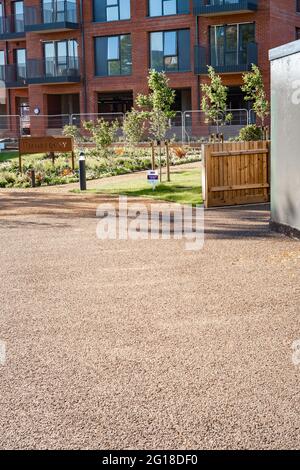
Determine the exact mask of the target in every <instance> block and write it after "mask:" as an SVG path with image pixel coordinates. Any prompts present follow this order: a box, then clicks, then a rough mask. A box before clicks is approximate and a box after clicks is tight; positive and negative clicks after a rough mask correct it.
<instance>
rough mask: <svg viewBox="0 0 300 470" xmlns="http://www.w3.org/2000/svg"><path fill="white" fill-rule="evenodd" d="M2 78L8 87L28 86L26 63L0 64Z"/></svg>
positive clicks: (0, 76) (0, 77) (0, 78)
mask: <svg viewBox="0 0 300 470" xmlns="http://www.w3.org/2000/svg"><path fill="white" fill-rule="evenodd" d="M0 80H2V81H3V82H4V83H5V87H6V88H22V87H23V88H24V87H26V64H22V65H17V64H9V65H0Z"/></svg>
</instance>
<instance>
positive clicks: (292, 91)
mask: <svg viewBox="0 0 300 470" xmlns="http://www.w3.org/2000/svg"><path fill="white" fill-rule="evenodd" d="M270 60H271V97H272V146H271V149H272V160H271V184H272V188H271V209H272V216H271V217H272V222H273V223H275V226H276V225H278V228H280V225H281V226H282V228H284V226H287V228H288V227H290V228H291V229H295V231H300V41H295V42H293V43H289V44H287V45H285V46H282V47H279V48H276V49H272V50H271V51H270ZM299 233H300V232H299Z"/></svg>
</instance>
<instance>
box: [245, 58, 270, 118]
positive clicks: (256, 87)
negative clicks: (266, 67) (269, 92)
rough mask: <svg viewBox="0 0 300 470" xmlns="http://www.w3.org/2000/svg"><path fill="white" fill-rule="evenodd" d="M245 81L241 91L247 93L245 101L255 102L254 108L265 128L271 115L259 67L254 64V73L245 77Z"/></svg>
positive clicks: (246, 74) (249, 73)
mask: <svg viewBox="0 0 300 470" xmlns="http://www.w3.org/2000/svg"><path fill="white" fill-rule="evenodd" d="M243 81H244V85H243V86H242V87H241V89H242V91H243V92H244V93H245V100H246V101H252V102H253V104H252V108H253V109H254V111H255V112H256V114H257V116H258V117H259V118H260V120H261V123H262V125H263V126H264V125H265V119H266V117H267V116H268V115H269V114H270V112H269V109H270V106H269V102H268V100H267V98H266V92H265V87H264V82H263V77H262V73H261V71H260V70H259V68H258V67H257V65H254V64H252V71H251V72H248V73H245V74H244V75H243Z"/></svg>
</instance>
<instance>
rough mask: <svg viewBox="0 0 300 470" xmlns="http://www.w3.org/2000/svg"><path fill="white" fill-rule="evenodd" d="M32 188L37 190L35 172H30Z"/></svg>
mask: <svg viewBox="0 0 300 470" xmlns="http://www.w3.org/2000/svg"><path fill="white" fill-rule="evenodd" d="M30 179H31V187H32V188H35V170H31V171H30Z"/></svg>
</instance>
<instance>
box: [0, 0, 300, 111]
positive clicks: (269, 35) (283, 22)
mask: <svg viewBox="0 0 300 470" xmlns="http://www.w3.org/2000/svg"><path fill="white" fill-rule="evenodd" d="M1 1H2V4H3V5H4V9H5V16H8V15H10V14H11V4H12V3H13V2H12V1H11V0H1ZM77 4H78V5H77V6H78V15H79V17H80V1H79V0H78V1H77ZM24 5H25V6H32V5H36V6H37V7H38V8H41V1H40V0H25V1H24ZM147 12H148V0H131V19H130V20H123V21H114V22H109V23H95V22H93V1H92V0H83V22H82V25H81V29H78V30H72V31H65V32H63V31H59V32H58V31H51V32H47V33H34V32H27V33H26V36H25V37H24V38H21V39H19V40H9V41H0V50H3V51H5V52H6V63H9V64H11V63H13V61H14V53H13V51H14V49H17V48H25V47H26V50H27V58H28V59H36V58H42V57H43V41H45V40H56V39H60V38H69V39H77V41H78V45H79V57H80V68H81V82H80V83H74V84H71V83H68V84H53V83H52V84H47V85H45V84H35V85H28V86H24V87H18V88H11V89H9V90H8V91H7V94H8V104H7V114H19V110H18V104H17V103H18V102H19V100H18V98H28V104H29V107H30V113H31V114H33V110H34V109H35V108H36V107H38V108H40V111H41V114H45V115H46V114H49V109H48V107H49V106H48V104H49V97H48V95H53V94H55V95H57V94H65V93H66V94H78V95H79V96H80V99H79V101H80V112H81V113H97V112H98V110H99V108H98V98H97V94H98V93H99V92H101V93H112V92H125V91H130V92H132V93H133V97H135V96H136V95H137V94H138V93H141V92H145V91H146V90H147V82H146V77H147V71H148V69H149V33H150V32H153V31H165V30H175V29H182V28H188V29H190V37H191V71H190V72H180V73H169V77H170V85H171V86H172V87H174V88H176V89H182V88H188V89H190V90H191V107H192V109H199V105H200V83H201V82H203V81H205V80H206V77H205V75H200V76H198V75H196V74H195V73H194V46H195V44H197V42H198V41H199V44H200V45H207V44H208V40H209V34H208V31H209V29H208V28H209V26H210V25H217V24H230V23H243V22H255V24H256V42H257V44H258V53H259V56H258V57H259V66H260V68H261V70H262V71H263V74H264V80H265V84H266V86H267V90H268V92H269V61H268V50H269V49H270V48H272V47H275V46H279V45H280V44H283V43H286V42H290V41H293V40H294V39H295V37H296V27H300V14H297V12H296V1H295V0H258V10H257V11H256V12H252V13H247V14H230V15H223V16H221V15H220V16H211V17H203V16H199V17H198V31H196V24H197V23H196V16H195V15H193V13H192V12H193V2H192V1H191V14H189V15H176V16H162V17H158V18H157V17H156V18H149V17H148V16H147ZM83 31H84V39H83ZM124 33H130V34H131V38H132V75H130V76H122V77H95V72H94V69H95V67H94V37H96V36H108V35H117V34H124ZM83 44H84V46H83ZM83 47H84V50H85V61H84V60H83V57H84V54H83ZM84 62H85V63H84ZM241 79H242V74H241V73H234V74H232V73H230V74H223V80H224V83H225V84H227V85H231V86H234V85H239V84H240V83H241ZM50 114H51V113H50Z"/></svg>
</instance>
